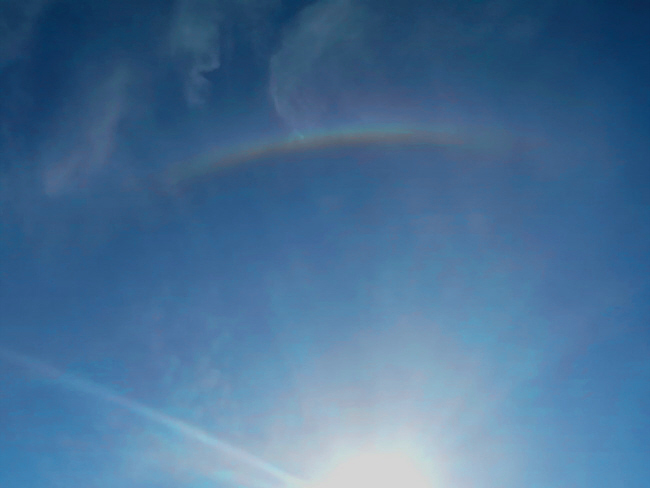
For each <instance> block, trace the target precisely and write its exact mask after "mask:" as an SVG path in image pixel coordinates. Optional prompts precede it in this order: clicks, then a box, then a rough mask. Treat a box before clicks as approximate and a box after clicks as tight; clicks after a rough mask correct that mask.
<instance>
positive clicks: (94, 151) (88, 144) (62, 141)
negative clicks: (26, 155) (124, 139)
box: [42, 66, 129, 196]
mask: <svg viewBox="0 0 650 488" xmlns="http://www.w3.org/2000/svg"><path fill="white" fill-rule="evenodd" d="M128 82H129V74H128V70H127V69H126V68H125V67H124V66H118V67H116V68H114V69H113V70H111V71H110V72H109V74H108V75H107V76H106V78H104V79H102V80H101V81H100V82H98V83H97V85H96V86H94V87H93V88H92V89H91V90H88V91H87V93H86V94H85V95H84V96H82V98H81V103H79V102H78V101H77V103H76V104H75V105H76V106H75V107H72V108H73V110H72V111H71V112H72V113H73V115H72V116H71V117H70V118H67V119H66V118H65V117H63V120H62V121H61V123H60V126H61V130H60V131H59V132H58V133H57V134H55V135H53V137H51V139H50V141H49V143H48V144H46V150H45V152H44V154H43V157H42V158H43V175H42V182H43V191H44V192H45V194H46V195H48V196H58V195H62V194H65V193H68V192H70V191H73V190H74V189H78V188H80V187H83V186H84V185H86V184H87V183H88V182H89V180H90V179H92V178H93V177H94V176H96V175H97V173H98V172H99V171H100V170H101V169H102V167H104V166H105V165H106V164H107V163H108V161H109V160H110V157H111V154H112V152H113V149H114V145H115V137H116V132H117V129H118V127H119V123H120V121H121V120H122V118H123V116H124V115H125V109H126V103H125V102H126V89H127V86H128ZM78 107H81V108H80V109H79V111H78V112H75V110H74V109H75V108H78ZM70 108H71V107H66V109H70Z"/></svg>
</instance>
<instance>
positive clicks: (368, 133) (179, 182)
mask: <svg viewBox="0 0 650 488" xmlns="http://www.w3.org/2000/svg"><path fill="white" fill-rule="evenodd" d="M462 142H463V141H462V139H461V138H460V137H459V136H458V135H457V134H455V133H454V132H452V131H443V130H433V129H427V128H418V127H408V126H390V127H374V128H365V129H355V130H344V131H341V130H339V131H330V132H320V133H312V134H308V135H306V136H301V137H295V138H290V139H285V140H279V141H278V140H270V141H268V140H267V141H264V142H261V143H257V144H255V145H252V146H251V145H248V146H243V147H240V148H236V149H235V150H230V151H214V152H211V153H208V154H206V155H203V156H201V157H199V158H197V159H196V160H194V161H191V162H185V163H180V164H174V165H172V166H171V167H170V168H169V169H168V170H167V172H166V173H165V175H164V181H163V185H164V186H165V187H166V188H168V189H179V188H182V187H184V186H186V185H187V184H189V183H191V182H193V181H195V180H196V179H198V178H201V177H203V176H206V175H208V174H212V173H215V172H219V171H222V170H225V169H228V168H233V167H237V166H240V165H244V164H250V163H254V162H261V161H271V160H274V159H275V158H276V157H278V156H283V155H285V156H286V155H290V154H300V153H307V152H314V151H318V150H323V149H332V148H337V149H345V148H354V147H363V146H384V145H386V146H392V145H397V146H450V145H460V144H462Z"/></svg>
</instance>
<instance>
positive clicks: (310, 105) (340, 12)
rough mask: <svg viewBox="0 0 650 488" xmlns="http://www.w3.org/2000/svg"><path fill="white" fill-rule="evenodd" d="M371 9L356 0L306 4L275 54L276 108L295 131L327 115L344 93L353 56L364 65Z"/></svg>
mask: <svg viewBox="0 0 650 488" xmlns="http://www.w3.org/2000/svg"><path fill="white" fill-rule="evenodd" d="M368 20H369V19H368V16H367V12H365V11H364V9H363V8H361V6H360V5H358V4H357V3H354V2H353V1H352V0H322V1H320V2H317V3H315V4H313V5H310V6H309V7H307V8H305V9H304V10H303V11H302V12H301V13H300V15H299V17H298V19H297V23H296V24H295V26H294V27H293V28H291V29H288V30H287V31H286V33H285V36H284V39H283V42H282V45H281V47H280V49H279V50H278V51H277V53H276V54H275V55H274V56H273V57H272V59H271V79H270V94H271V97H272V100H273V103H274V105H275V109H276V111H277V113H278V114H279V115H280V116H281V117H282V118H283V119H284V120H285V121H287V123H288V124H289V125H290V126H291V127H292V128H293V129H296V130H301V129H304V128H308V127H309V126H311V125H313V124H315V123H318V121H320V120H321V119H322V118H323V117H325V115H326V113H327V112H328V110H331V109H332V106H331V105H332V103H334V102H335V101H336V98H337V97H340V92H339V90H341V88H342V87H341V84H342V80H341V78H345V73H343V72H342V68H344V66H345V63H346V61H347V60H350V59H351V58H352V59H353V60H354V64H356V66H355V68H356V69H358V68H359V64H364V63H363V61H364V57H365V55H367V54H368V50H367V49H366V46H365V45H364V41H365V29H366V25H367V21H368Z"/></svg>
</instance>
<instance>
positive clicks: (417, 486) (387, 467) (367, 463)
mask: <svg viewBox="0 0 650 488" xmlns="http://www.w3.org/2000/svg"><path fill="white" fill-rule="evenodd" d="M310 488H431V483H430V482H429V481H428V479H427V477H426V476H425V474H424V472H423V470H422V469H421V468H420V467H419V466H418V463H416V462H415V460H414V459H413V458H412V457H410V456H408V455H407V454H406V453H404V452H401V451H380V452H370V453H364V454H361V455H358V456H354V457H353V458H351V459H349V460H347V461H346V462H344V463H342V464H340V465H339V466H337V467H336V468H335V469H333V470H332V471H331V472H330V473H329V474H328V475H327V476H325V477H324V478H323V479H322V480H321V481H319V482H317V483H314V484H313V485H311V487H310Z"/></svg>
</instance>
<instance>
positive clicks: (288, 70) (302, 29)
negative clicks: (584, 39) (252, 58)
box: [269, 0, 556, 130]
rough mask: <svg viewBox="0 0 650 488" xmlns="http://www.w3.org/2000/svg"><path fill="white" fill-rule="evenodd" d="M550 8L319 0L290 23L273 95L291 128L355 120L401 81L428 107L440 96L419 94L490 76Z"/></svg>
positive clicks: (508, 2)
mask: <svg viewBox="0 0 650 488" xmlns="http://www.w3.org/2000/svg"><path fill="white" fill-rule="evenodd" d="M555 5H556V2H555V0H545V1H543V2H539V4H536V5H535V6H529V5H528V4H526V3H524V2H522V1H520V0H490V1H487V2H480V4H476V3H475V2H457V3H452V2H437V3H435V4H430V3H429V2H415V4H414V5H412V4H410V3H409V4H408V5H407V4H401V3H399V2H376V3H374V2H365V1H363V0H319V1H317V2H315V3H313V4H311V5H309V6H308V7H306V8H304V9H303V10H302V12H301V13H300V14H299V15H298V17H297V18H296V21H295V22H294V24H293V26H291V27H290V28H288V29H286V31H285V33H284V37H283V40H282V43H281V45H280V47H279V49H278V50H277V51H276V53H275V55H274V56H273V57H272V59H271V66H270V86H269V90H270V95H271V99H272V101H273V103H274V105H275V108H276V110H277V113H278V114H279V115H280V117H282V118H283V119H284V120H285V121H286V122H287V123H288V124H289V125H290V126H291V127H292V128H294V129H296V130H300V129H302V128H304V127H310V126H313V125H320V124H322V123H323V122H327V121H328V120H329V119H330V118H332V117H334V118H336V119H337V121H340V120H338V119H341V118H344V119H345V118H350V117H352V118H354V117H355V116H356V115H355V114H357V113H362V112H364V111H366V109H365V108H364V107H363V106H362V105H363V104H364V103H365V104H366V105H368V106H369V107H372V109H371V110H372V111H374V112H381V111H382V110H381V109H380V108H379V107H378V106H380V105H382V104H390V103H392V102H391V100H395V99H396V98H397V97H396V93H395V92H396V90H397V87H399V86H402V87H404V91H406V92H407V91H408V90H413V88H412V86H413V79H418V80H419V85H420V89H419V90H417V94H416V95H414V98H416V99H417V101H416V102H412V103H411V104H412V105H417V106H420V105H422V104H423V101H424V103H431V99H430V98H434V97H436V94H435V93H432V94H431V97H423V96H422V90H427V89H431V90H436V89H441V90H443V91H444V90H445V88H444V86H443V87H442V88H440V87H438V85H445V84H449V85H451V86H454V85H456V84H457V83H458V82H459V81H461V82H471V80H472V79H475V78H480V77H482V76H496V75H498V73H499V71H498V70H493V71H492V72H490V69H491V68H490V66H491V65H490V63H494V65H499V63H503V62H512V63H515V62H516V61H513V60H514V59H516V57H517V56H518V55H520V50H521V49H526V47H527V46H528V45H529V44H530V41H532V40H533V39H535V37H536V36H537V35H539V33H540V32H541V31H542V30H543V28H544V26H545V24H546V21H547V19H548V17H549V15H550V14H551V13H552V12H553V9H554V8H555ZM509 56H510V57H512V59H511V58H509ZM452 75H453V76H456V77H457V78H459V79H452V78H453V76H452ZM461 84H462V83H461ZM404 102H405V103H408V101H404ZM458 102H460V103H461V104H462V103H463V100H462V99H460V100H458ZM397 110H398V111H399V108H398V109H397Z"/></svg>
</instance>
